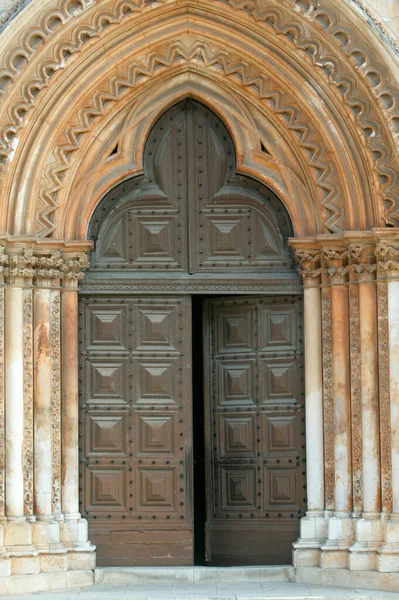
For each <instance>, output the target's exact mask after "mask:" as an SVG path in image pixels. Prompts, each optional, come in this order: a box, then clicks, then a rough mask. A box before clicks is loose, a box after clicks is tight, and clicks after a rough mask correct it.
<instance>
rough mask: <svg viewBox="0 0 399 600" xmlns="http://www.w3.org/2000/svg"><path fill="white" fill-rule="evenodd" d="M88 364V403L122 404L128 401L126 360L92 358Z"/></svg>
mask: <svg viewBox="0 0 399 600" xmlns="http://www.w3.org/2000/svg"><path fill="white" fill-rule="evenodd" d="M86 365H87V367H86V371H87V384H88V385H87V402H88V403H90V404H93V403H98V404H109V403H112V404H120V403H125V402H127V401H128V398H127V377H126V375H127V364H126V361H125V360H118V359H107V360H104V359H99V358H90V359H88V360H87V363H86Z"/></svg>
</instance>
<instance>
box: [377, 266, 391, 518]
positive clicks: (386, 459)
mask: <svg viewBox="0 0 399 600" xmlns="http://www.w3.org/2000/svg"><path fill="white" fill-rule="evenodd" d="M381 275H382V274H381V273H379V274H378V277H379V282H378V285H377V294H378V371H379V373H378V375H379V382H378V383H379V397H380V398H379V400H380V403H379V404H380V406H379V409H380V410H379V417H380V445H381V503H382V512H383V514H385V515H388V514H390V513H391V511H392V457H391V417H390V415H391V401H390V398H391V396H390V391H389V325H388V283H387V282H386V281H384V280H383V279H382V277H381Z"/></svg>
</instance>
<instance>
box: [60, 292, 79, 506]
mask: <svg viewBox="0 0 399 600" xmlns="http://www.w3.org/2000/svg"><path fill="white" fill-rule="evenodd" d="M77 332H78V294H77V290H76V289H68V288H65V289H64V290H63V292H62V295H61V339H62V512H63V513H64V514H65V515H68V514H69V515H74V516H78V514H79V448H78V439H79V395H78V368H79V364H78V334H77Z"/></svg>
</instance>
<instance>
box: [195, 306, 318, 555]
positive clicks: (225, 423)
mask: <svg viewBox="0 0 399 600" xmlns="http://www.w3.org/2000/svg"><path fill="white" fill-rule="evenodd" d="M299 313H301V308H300V303H299V302H298V301H296V300H295V299H294V298H289V297H287V298H284V299H282V301H281V302H280V301H276V300H274V299H268V298H256V297H255V298H254V297H252V298H239V297H238V298H221V299H214V300H209V301H208V302H207V307H206V313H205V314H206V318H207V326H208V328H209V335H208V345H207V349H208V362H207V363H206V365H205V373H206V375H207V387H206V393H207V396H206V401H207V404H206V415H207V428H206V432H207V441H206V448H207V452H208V456H207V459H208V460H207V499H208V507H207V526H206V531H207V538H206V539H207V542H206V543H207V558H208V560H209V561H210V563H211V564H223V565H233V564H242V563H245V564H265V563H266V564H276V563H279V562H280V563H281V562H290V561H291V551H292V542H293V541H294V540H295V539H296V538H297V536H298V531H299V527H298V518H299V517H300V516H302V515H303V511H304V509H305V503H306V495H305V492H306V480H305V470H304V466H305V463H304V459H305V429H304V406H303V404H302V400H303V387H302V382H301V381H300V380H301V370H302V362H301V354H298V353H297V348H300V346H298V342H297V340H298V339H299V336H298V333H297V331H298V329H299V325H300V322H299V316H300V314H299ZM231 324H233V326H232V325H231Z"/></svg>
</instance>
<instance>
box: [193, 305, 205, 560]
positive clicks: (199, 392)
mask: <svg viewBox="0 0 399 600" xmlns="http://www.w3.org/2000/svg"><path fill="white" fill-rule="evenodd" d="M203 302H204V296H202V295H200V296H192V332H193V333H192V344H193V353H192V381H193V446H194V563H195V564H196V565H205V564H206V561H205V523H206V489H205V414H204V339H203V332H204V327H203Z"/></svg>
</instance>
